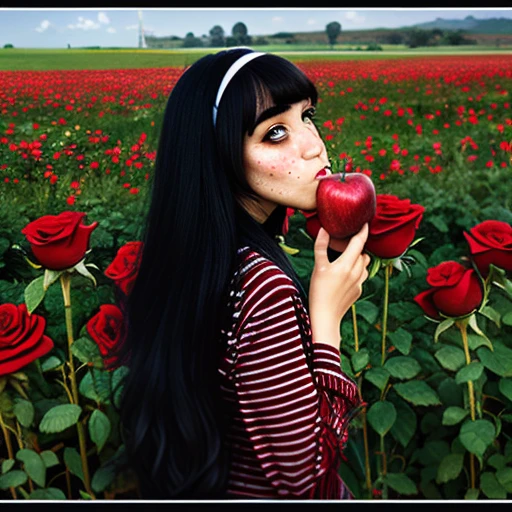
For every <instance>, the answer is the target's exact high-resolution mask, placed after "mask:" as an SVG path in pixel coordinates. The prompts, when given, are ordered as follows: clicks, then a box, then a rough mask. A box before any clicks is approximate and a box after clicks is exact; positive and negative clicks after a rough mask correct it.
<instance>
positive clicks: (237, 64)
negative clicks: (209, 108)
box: [213, 52, 265, 126]
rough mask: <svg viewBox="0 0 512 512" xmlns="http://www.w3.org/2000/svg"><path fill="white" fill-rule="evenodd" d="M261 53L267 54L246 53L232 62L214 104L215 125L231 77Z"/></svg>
mask: <svg viewBox="0 0 512 512" xmlns="http://www.w3.org/2000/svg"><path fill="white" fill-rule="evenodd" d="M261 55H265V53H263V52H251V53H246V54H245V55H242V57H240V58H239V59H238V60H235V62H233V64H231V67H230V68H229V69H228V70H227V72H226V74H225V75H224V78H223V79H222V82H221V83H220V86H219V91H218V92H217V98H216V99H215V104H214V105H213V126H215V124H216V122H217V110H218V108H219V103H220V99H221V98H222V95H223V94H224V91H225V90H226V87H227V86H228V84H229V82H230V81H231V79H232V78H233V77H234V76H235V74H236V73H237V72H238V71H239V70H240V69H241V68H242V67H243V66H245V65H246V64H247V63H248V62H250V61H251V60H252V59H255V58H256V57H260V56H261Z"/></svg>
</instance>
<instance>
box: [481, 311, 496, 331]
mask: <svg viewBox="0 0 512 512" xmlns="http://www.w3.org/2000/svg"><path fill="white" fill-rule="evenodd" d="M480 313H481V314H482V315H483V316H485V317H487V318H488V319H489V320H492V321H493V322H494V323H495V324H496V327H498V328H500V327H501V322H500V317H501V315H500V314H499V312H498V311H496V310H495V309H493V308H491V307H490V306H485V307H484V308H482V310H481V311H480Z"/></svg>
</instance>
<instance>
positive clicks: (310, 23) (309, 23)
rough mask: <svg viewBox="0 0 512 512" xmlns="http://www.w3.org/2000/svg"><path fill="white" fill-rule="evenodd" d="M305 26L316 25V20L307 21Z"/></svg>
mask: <svg viewBox="0 0 512 512" xmlns="http://www.w3.org/2000/svg"><path fill="white" fill-rule="evenodd" d="M307 24H308V25H316V24H317V21H316V20H312V19H310V20H308V21H307Z"/></svg>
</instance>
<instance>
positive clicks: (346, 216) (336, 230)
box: [316, 173, 377, 239]
mask: <svg viewBox="0 0 512 512" xmlns="http://www.w3.org/2000/svg"><path fill="white" fill-rule="evenodd" d="M319 181H320V183H319V184H318V188H317V191H316V209H317V213H318V220H319V221H320V225H321V226H322V227H323V228H324V229H325V230H326V231H327V232H328V233H329V235H330V236H331V237H333V238H339V239H342V238H347V237H350V236H352V235H355V234H356V233H357V232H358V231H359V230H360V229H361V228H362V227H363V225H364V224H366V223H367V222H368V223H369V222H370V221H371V220H372V219H373V217H374V215H375V211H376V208H377V196H376V195H375V187H374V185H373V182H372V180H371V179H370V178H369V177H368V176H366V174H362V173H336V174H331V175H329V176H326V177H324V178H320V179H319Z"/></svg>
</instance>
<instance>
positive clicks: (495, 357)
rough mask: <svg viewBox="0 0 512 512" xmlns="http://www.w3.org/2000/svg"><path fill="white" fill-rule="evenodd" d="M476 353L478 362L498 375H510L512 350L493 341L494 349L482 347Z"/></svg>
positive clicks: (511, 375)
mask: <svg viewBox="0 0 512 512" xmlns="http://www.w3.org/2000/svg"><path fill="white" fill-rule="evenodd" d="M476 353H477V354H478V358H479V359H480V362H481V363H482V364H483V365H484V366H485V367H486V368H487V369H488V370H491V372H493V373H495V374H496V375H499V376H500V377H512V350H511V349H509V348H508V347H506V346H505V345H503V344H502V343H500V342H498V341H495V342H494V351H493V352H491V351H490V350H489V349H487V348H485V347H482V348H479V349H478V350H477V351H476Z"/></svg>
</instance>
